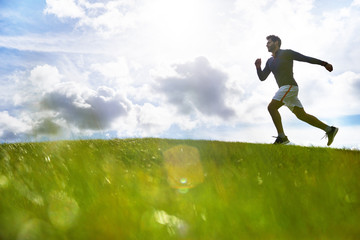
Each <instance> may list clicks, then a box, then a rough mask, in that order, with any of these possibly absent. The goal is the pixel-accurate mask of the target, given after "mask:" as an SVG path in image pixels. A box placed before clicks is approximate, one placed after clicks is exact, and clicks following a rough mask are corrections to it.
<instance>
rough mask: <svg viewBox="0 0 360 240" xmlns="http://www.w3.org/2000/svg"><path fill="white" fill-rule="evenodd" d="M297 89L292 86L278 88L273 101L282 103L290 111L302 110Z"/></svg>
mask: <svg viewBox="0 0 360 240" xmlns="http://www.w3.org/2000/svg"><path fill="white" fill-rule="evenodd" d="M298 93H299V88H298V86H294V85H285V86H282V87H280V88H279V90H278V91H277V92H276V93H275V96H274V97H273V99H274V100H277V101H279V102H282V103H284V105H285V106H287V107H288V108H289V109H290V110H291V111H293V110H294V107H299V108H303V106H302V104H301V102H300V100H299V98H298Z"/></svg>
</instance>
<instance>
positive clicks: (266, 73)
mask: <svg viewBox="0 0 360 240" xmlns="http://www.w3.org/2000/svg"><path fill="white" fill-rule="evenodd" d="M256 72H257V75H258V77H259V79H260V80H261V81H264V80H265V79H266V78H267V77H268V76H269V74H270V68H269V66H268V64H266V65H265V68H264V70H261V67H259V68H258V67H257V68H256Z"/></svg>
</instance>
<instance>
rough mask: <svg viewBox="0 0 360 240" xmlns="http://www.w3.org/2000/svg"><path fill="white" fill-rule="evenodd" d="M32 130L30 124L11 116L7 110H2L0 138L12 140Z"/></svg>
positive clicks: (0, 114)
mask: <svg viewBox="0 0 360 240" xmlns="http://www.w3.org/2000/svg"><path fill="white" fill-rule="evenodd" d="M29 130H30V127H29V125H28V124H26V123H25V122H24V121H22V120H19V119H18V118H16V117H13V116H11V115H10V114H9V113H8V112H7V111H3V112H0V140H1V141H12V140H16V139H18V138H21V136H19V135H20V134H24V133H26V132H28V131H29Z"/></svg>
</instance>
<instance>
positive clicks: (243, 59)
mask: <svg viewBox="0 0 360 240" xmlns="http://www.w3.org/2000/svg"><path fill="white" fill-rule="evenodd" d="M359 13H360V1H359V0H347V1H331V2H326V1H317V0H305V1H295V0H292V1H291V0H263V1H256V2H253V1H250V0H229V1H220V0H197V1H193V0H171V1H169V0H154V1H145V0H107V1H94V0H92V1H90V0H62V1H60V0H46V1H40V0H34V1H18V0H16V1H4V0H0V55H1V57H0V81H1V84H0V89H1V92H2V94H1V96H0V100H1V101H0V142H18V141H40V140H57V139H79V138H92V137H96V138H99V137H102V138H112V137H118V138H126V137H167V138H195V139H211V140H225V141H243V142H260V143H270V142H272V141H273V138H272V136H274V135H276V131H275V128H274V127H273V125H272V122H271V118H270V116H269V114H268V112H267V109H266V107H267V104H268V103H269V101H270V100H271V98H272V96H273V94H274V93H275V92H276V90H277V86H276V83H275V80H274V78H273V77H272V76H270V77H269V78H268V79H267V80H266V81H265V82H260V81H259V80H258V79H257V76H256V72H255V67H254V61H255V59H256V58H262V60H263V63H265V61H266V59H267V58H269V57H270V54H269V53H268V52H267V49H266V48H265V44H266V39H265V37H266V36H267V35H269V34H276V35H279V36H280V37H281V38H282V41H283V45H282V47H283V48H289V49H293V50H295V51H298V52H300V53H303V54H305V55H308V56H312V57H316V58H319V59H321V60H325V61H328V62H330V63H332V64H333V66H334V71H333V72H332V73H329V72H327V71H326V70H325V69H324V68H323V67H321V66H316V65H310V64H306V63H295V65H294V75H295V79H296V80H297V82H298V84H299V86H300V93H299V97H300V100H301V101H302V103H303V105H304V107H305V110H306V111H307V112H309V113H311V114H313V115H315V116H317V117H318V118H319V119H321V120H323V121H325V122H326V123H328V124H329V125H336V126H338V127H339V128H340V131H339V134H338V136H337V138H336V140H335V142H334V144H333V147H340V148H342V147H346V148H359V146H360V145H359V143H360V134H359V133H360V119H359V115H360V101H359V100H360V99H359V96H360V65H359V64H358V59H359V58H358V56H359V55H360V47H359V46H360V44H359V43H360V38H359V36H358V32H359V30H360V14H359ZM280 112H281V114H282V117H283V123H284V128H285V132H286V134H287V135H288V137H289V139H290V141H292V142H293V143H295V144H300V145H305V146H308V145H315V146H326V140H324V139H323V140H321V138H322V136H323V134H324V133H323V132H322V131H321V130H318V129H315V128H313V127H310V126H308V125H307V124H305V123H302V122H300V121H299V120H297V119H296V118H295V117H294V116H293V114H292V113H291V112H289V110H288V109H286V108H282V109H281V110H280Z"/></svg>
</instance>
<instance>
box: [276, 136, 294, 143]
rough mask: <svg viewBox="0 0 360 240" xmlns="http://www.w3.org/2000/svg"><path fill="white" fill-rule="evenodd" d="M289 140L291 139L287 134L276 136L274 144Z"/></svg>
mask: <svg viewBox="0 0 360 240" xmlns="http://www.w3.org/2000/svg"><path fill="white" fill-rule="evenodd" d="M289 142H290V141H289V139H288V138H287V137H286V136H285V137H276V140H275V142H274V144H288V143H289Z"/></svg>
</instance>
